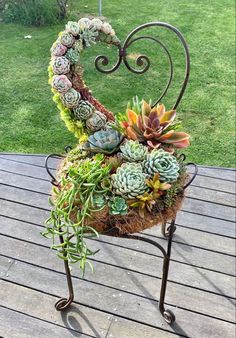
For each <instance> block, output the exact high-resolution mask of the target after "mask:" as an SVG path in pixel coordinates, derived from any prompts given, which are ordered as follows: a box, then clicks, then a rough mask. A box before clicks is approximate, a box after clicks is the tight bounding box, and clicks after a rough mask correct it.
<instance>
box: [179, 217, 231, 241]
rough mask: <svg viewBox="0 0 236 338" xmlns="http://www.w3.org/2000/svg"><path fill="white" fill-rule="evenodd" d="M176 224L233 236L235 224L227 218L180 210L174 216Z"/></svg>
mask: <svg viewBox="0 0 236 338" xmlns="http://www.w3.org/2000/svg"><path fill="white" fill-rule="evenodd" d="M176 222H177V224H181V225H183V226H185V227H187V228H191V229H197V230H202V231H206V232H209V233H213V234H219V235H222V236H229V237H232V238H235V235H236V233H235V224H233V223H229V222H228V221H227V220H221V219H215V218H211V217H207V216H204V215H197V214H194V215H193V214H191V213H188V212H183V211H180V212H178V214H177V218H176Z"/></svg>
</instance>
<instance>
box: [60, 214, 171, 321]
mask: <svg viewBox="0 0 236 338" xmlns="http://www.w3.org/2000/svg"><path fill="white" fill-rule="evenodd" d="M163 229H164V236H165V237H166V238H167V250H165V249H164V248H163V247H162V246H161V245H160V244H159V243H157V242H155V241H153V240H151V239H149V238H147V237H142V236H139V235H128V234H127V235H122V236H120V237H122V238H130V239H136V240H139V241H143V242H146V243H149V244H152V245H154V246H155V247H156V248H158V249H159V250H160V251H161V252H162V254H163V270H162V281H161V292H160V300H159V310H160V313H161V315H162V316H163V318H164V319H165V321H166V322H167V323H168V324H172V323H173V322H174V321H175V315H174V314H173V312H172V311H171V310H169V309H167V310H166V309H165V306H164V302H165V295H166V287H167V280H168V272H169V264H170V257H171V246H172V238H173V234H174V232H175V229H176V227H175V219H173V220H172V221H171V224H170V226H169V227H168V228H167V231H166V223H165V224H163V225H162V232H163ZM59 237H60V242H61V243H63V242H64V241H63V236H59ZM64 265H65V272H66V278H67V284H68V289H69V296H68V298H61V299H59V300H58V301H57V302H56V304H55V308H56V310H57V311H62V310H65V309H67V308H68V307H69V306H70V304H71V303H72V302H73V300H74V291H73V284H72V279H71V273H70V268H69V265H68V262H67V261H64Z"/></svg>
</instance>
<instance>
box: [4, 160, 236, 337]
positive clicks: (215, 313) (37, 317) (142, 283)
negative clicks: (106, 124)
mask: <svg viewBox="0 0 236 338" xmlns="http://www.w3.org/2000/svg"><path fill="white" fill-rule="evenodd" d="M44 159H45V156H44V155H21V154H18V155H14V154H0V244H1V245H0V277H1V280H0V318H1V321H0V337H4V338H13V337H17V338H18V337H34V338H37V337H43V338H54V337H63V338H64V337H81V338H85V337H102V338H108V337H111V338H112V337H115V338H162V337H165V338H169V337H197V338H203V337H206V338H209V337H214V338H215V337H219V338H222V337H225V338H231V337H232V338H233V337H235V327H234V321H235V277H234V276H235V225H234V221H235V208H234V207H235V171H234V170H232V169H226V168H222V169H221V168H210V167H200V168H199V174H198V176H197V178H196V179H195V181H194V183H193V185H192V186H191V187H190V188H189V189H188V192H187V195H188V197H187V198H186V200H185V203H184V206H183V209H182V211H181V212H179V214H178V217H177V230H176V233H175V235H174V239H173V246H172V250H173V251H172V262H171V265H170V273H169V282H168V287H167V295H166V303H167V304H168V308H170V309H172V310H174V312H175V315H176V323H174V325H173V326H169V325H168V324H166V323H165V322H164V321H163V318H162V317H161V314H160V313H159V311H158V310H157V308H158V297H159V289H160V276H161V267H162V258H161V255H159V253H158V252H156V251H155V248H153V247H152V246H149V245H146V244H145V243H143V242H140V243H139V242H138V241H129V240H126V239H120V238H110V237H109V238H108V237H106V236H101V237H100V239H99V240H89V242H90V243H89V244H90V246H91V247H92V248H93V249H100V252H99V253H98V254H97V255H96V256H95V257H94V258H92V261H93V265H94V268H95V273H92V272H91V271H89V270H87V273H86V276H85V278H84V279H82V278H81V274H80V272H79V270H78V268H77V266H73V270H72V275H73V283H74V290H75V302H74V305H73V306H72V307H71V308H70V309H69V310H67V311H65V312H63V313H60V312H57V311H56V310H55V309H54V303H55V301H56V300H57V298H59V297H60V296H63V295H65V294H66V292H67V286H66V279H65V273H64V270H63V264H62V262H61V261H59V260H58V258H57V257H56V255H55V252H53V251H52V250H50V241H48V240H47V239H45V238H43V237H42V236H41V235H40V231H42V229H43V224H44V221H45V219H46V218H47V216H48V213H49V205H48V197H49V195H50V189H51V185H50V182H49V178H48V176H47V174H46V171H45V169H44ZM56 165H57V162H56V160H55V161H54V162H52V166H53V168H52V169H55V168H56ZM143 236H147V237H149V238H152V239H155V240H156V239H157V240H158V241H159V242H160V244H163V242H164V241H165V239H163V238H162V236H161V234H160V228H158V227H153V228H151V229H148V230H146V231H145V232H144V233H143Z"/></svg>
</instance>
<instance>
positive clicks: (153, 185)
mask: <svg viewBox="0 0 236 338" xmlns="http://www.w3.org/2000/svg"><path fill="white" fill-rule="evenodd" d="M146 183H147V186H148V187H149V188H150V189H151V191H152V193H153V196H154V198H155V199H157V198H159V197H160V196H162V195H163V194H164V193H165V192H166V191H167V190H168V189H170V188H171V184H169V183H166V182H161V181H160V174H159V173H156V174H155V175H154V176H153V178H152V179H149V180H147V181H146Z"/></svg>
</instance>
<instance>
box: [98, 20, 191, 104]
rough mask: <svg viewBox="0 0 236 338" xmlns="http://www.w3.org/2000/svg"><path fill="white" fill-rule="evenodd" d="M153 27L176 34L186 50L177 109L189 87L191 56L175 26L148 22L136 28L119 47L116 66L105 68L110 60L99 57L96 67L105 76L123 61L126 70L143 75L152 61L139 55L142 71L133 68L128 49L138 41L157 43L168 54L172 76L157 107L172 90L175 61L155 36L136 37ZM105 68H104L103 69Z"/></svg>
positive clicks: (138, 63) (136, 61) (156, 101)
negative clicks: (183, 74)
mask: <svg viewBox="0 0 236 338" xmlns="http://www.w3.org/2000/svg"><path fill="white" fill-rule="evenodd" d="M151 27H163V28H165V29H167V30H169V31H171V32H173V33H175V35H176V36H177V38H178V39H179V41H180V43H181V44H182V46H183V48H184V53H185V76H184V81H183V83H182V86H181V89H180V92H179V94H178V96H177V99H176V101H175V103H174V105H173V107H172V108H173V109H176V108H177V107H178V105H179V103H180V101H181V99H182V96H183V95H184V92H185V89H186V87H187V84H188V79H189V74H190V55H189V50H188V45H187V43H186V41H185V39H184V37H183V35H182V33H181V32H180V31H179V30H178V29H177V28H176V27H174V26H172V25H170V24H168V23H166V22H160V21H157V22H148V23H145V24H143V25H140V26H138V27H136V28H135V29H134V30H132V31H131V32H130V33H129V34H128V36H127V37H126V39H125V41H124V43H123V45H121V44H119V45H118V46H117V48H118V59H117V61H116V64H115V65H114V66H113V67H112V68H109V69H106V68H104V67H105V66H108V65H109V63H110V62H109V58H108V57H107V56H105V55H99V56H97V57H96V59H95V67H96V69H97V70H98V71H100V72H101V73H104V74H111V73H113V72H115V71H116V70H117V69H118V68H119V67H120V65H121V63H122V61H123V63H124V65H125V66H126V68H127V69H128V70H129V71H130V72H132V73H135V74H143V73H145V72H146V71H147V70H148V69H149V67H150V65H151V61H150V59H149V57H148V56H147V55H139V56H138V57H137V58H136V60H135V63H136V65H137V66H138V67H142V66H144V67H143V68H141V69H137V68H133V67H132V66H130V64H129V62H128V60H127V55H128V52H127V49H128V48H129V47H130V46H131V45H132V44H133V43H134V42H136V41H139V40H143V39H145V40H151V41H154V42H156V43H157V44H159V45H160V46H161V48H162V49H163V51H164V52H165V53H166V55H167V58H168V61H169V65H170V76H169V80H168V82H167V85H166V87H165V89H164V90H163V92H162V94H161V95H160V96H159V98H158V99H157V100H155V102H154V104H153V105H156V104H157V103H158V102H160V100H161V99H162V98H163V97H164V96H165V95H166V93H167V91H168V89H169V88H170V85H171V83H172V79H173V61H172V58H171V55H170V53H169V51H168V49H167V47H166V46H165V44H164V43H163V42H161V41H160V40H159V39H158V38H156V37H153V36H149V35H144V36H138V37H134V36H135V35H136V34H137V33H139V32H141V31H143V30H145V29H147V28H151ZM102 66H103V67H102Z"/></svg>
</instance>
